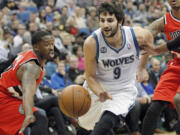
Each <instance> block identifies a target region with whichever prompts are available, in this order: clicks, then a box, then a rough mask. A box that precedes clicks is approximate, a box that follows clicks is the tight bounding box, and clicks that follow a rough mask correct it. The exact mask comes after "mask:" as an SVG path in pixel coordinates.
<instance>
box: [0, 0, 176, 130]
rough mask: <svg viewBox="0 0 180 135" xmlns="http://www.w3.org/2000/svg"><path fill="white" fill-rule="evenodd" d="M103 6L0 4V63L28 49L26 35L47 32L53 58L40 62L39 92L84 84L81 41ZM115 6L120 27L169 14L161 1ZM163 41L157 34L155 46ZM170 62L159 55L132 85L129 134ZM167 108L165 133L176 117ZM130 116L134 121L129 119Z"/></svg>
mask: <svg viewBox="0 0 180 135" xmlns="http://www.w3.org/2000/svg"><path fill="white" fill-rule="evenodd" d="M103 1H111V0H0V63H2V62H5V61H7V60H11V59H14V57H16V55H17V54H18V53H19V52H22V51H27V50H28V49H31V35H32V34H33V33H34V32H35V31H37V30H47V31H49V32H50V33H52V34H53V35H54V37H55V56H54V58H53V59H51V60H49V61H48V62H47V63H46V67H45V74H44V78H43V80H42V82H41V85H40V90H42V89H43V88H50V89H51V90H50V92H49V93H51V94H54V95H57V92H61V90H62V89H63V88H65V87H66V86H68V85H71V84H80V85H82V84H83V82H84V80H85V75H84V58H83V42H84V40H85V39H86V37H87V36H89V35H90V34H91V33H92V32H93V31H94V30H96V29H97V28H98V25H99V18H98V16H97V7H98V5H99V4H100V3H101V2H103ZM116 1H118V2H122V3H123V7H124V8H123V9H124V13H125V20H124V25H125V26H142V27H145V26H147V25H148V24H150V23H151V22H152V21H154V20H155V19H158V18H160V17H162V16H163V15H164V14H165V13H166V12H168V11H170V6H169V5H168V2H167V1H166V0H116ZM165 40H166V37H165V35H164V34H158V36H157V37H155V44H156V45H158V44H160V43H162V42H164V41H165ZM171 57H172V56H171V54H163V55H159V56H156V57H154V56H153V57H151V58H150V59H149V63H148V65H147V80H145V81H144V82H142V83H137V88H138V91H139V95H138V97H137V103H136V104H137V106H136V108H135V109H134V110H133V111H134V112H133V111H132V113H131V114H130V115H129V116H128V119H129V120H130V121H131V122H130V123H132V124H130V128H131V130H132V131H139V130H140V127H137V126H133V122H132V121H134V122H135V123H136V122H138V124H135V125H139V124H140V123H141V122H142V119H143V115H144V114H145V110H146V108H147V106H148V105H149V104H150V102H151V98H152V96H153V91H154V88H155V87H156V84H157V82H158V80H159V78H160V75H161V73H162V71H164V69H166V64H167V62H168V61H169V60H170V59H171ZM42 87H43V88H42ZM43 93H47V90H46V92H43ZM167 109H168V110H166V112H164V114H162V117H161V118H160V119H161V121H162V122H164V124H163V127H164V128H166V130H169V131H170V130H173V126H174V123H175V122H174V121H175V120H176V117H175V116H174V112H173V111H172V113H171V110H170V109H169V108H167ZM169 110H170V111H169ZM137 111H138V112H137ZM169 112H170V114H168V113H169ZM137 113H138V115H137ZM134 116H136V117H135V118H136V119H133V120H132V118H134ZM139 121H141V122H139ZM160 125H161V126H158V124H157V128H159V127H162V123H160Z"/></svg>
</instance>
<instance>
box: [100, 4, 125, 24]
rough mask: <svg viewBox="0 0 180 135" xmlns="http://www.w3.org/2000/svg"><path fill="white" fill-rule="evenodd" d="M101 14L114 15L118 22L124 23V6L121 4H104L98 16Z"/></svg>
mask: <svg viewBox="0 0 180 135" xmlns="http://www.w3.org/2000/svg"><path fill="white" fill-rule="evenodd" d="M101 13H109V14H110V15H112V14H114V15H115V17H116V19H117V20H118V22H123V21H124V12H123V9H122V4H121V3H119V2H115V1H112V2H104V3H101V5H100V6H99V8H98V15H100V14H101Z"/></svg>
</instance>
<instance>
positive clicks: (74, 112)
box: [72, 86, 75, 116]
mask: <svg viewBox="0 0 180 135" xmlns="http://www.w3.org/2000/svg"><path fill="white" fill-rule="evenodd" d="M72 89H73V90H72V99H73V100H72V109H73V116H75V109H74V86H73V87H72Z"/></svg>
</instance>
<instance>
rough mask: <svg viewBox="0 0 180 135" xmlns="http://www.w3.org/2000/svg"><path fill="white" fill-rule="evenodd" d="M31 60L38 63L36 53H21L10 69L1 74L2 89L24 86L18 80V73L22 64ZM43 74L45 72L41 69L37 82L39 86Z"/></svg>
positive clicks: (0, 84)
mask: <svg viewBox="0 0 180 135" xmlns="http://www.w3.org/2000/svg"><path fill="white" fill-rule="evenodd" d="M30 60H36V61H38V59H37V56H36V55H35V53H34V52H33V51H32V50H29V51H27V52H24V53H19V54H18V56H17V58H16V59H15V60H14V61H13V63H12V65H11V66H9V68H8V69H7V70H6V71H5V72H3V73H2V74H1V76H0V88H2V89H7V88H9V87H14V86H18V85H20V86H21V85H22V84H21V82H20V81H19V80H18V77H17V74H16V72H17V70H18V68H19V67H20V66H21V65H22V64H24V63H27V62H28V61H30ZM42 74H43V71H42V69H41V73H40V77H39V78H38V80H37V82H36V83H37V85H38V84H39V83H40V81H41V77H42ZM2 89H1V90H2ZM6 92H7V91H6Z"/></svg>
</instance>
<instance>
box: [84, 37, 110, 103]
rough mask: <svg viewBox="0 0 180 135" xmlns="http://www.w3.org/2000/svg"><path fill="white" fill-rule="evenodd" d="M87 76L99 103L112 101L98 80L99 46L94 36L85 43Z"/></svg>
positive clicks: (89, 85)
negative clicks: (97, 57)
mask: <svg viewBox="0 0 180 135" xmlns="http://www.w3.org/2000/svg"><path fill="white" fill-rule="evenodd" d="M83 48H84V57H85V74H86V81H87V83H88V87H89V88H90V89H91V90H92V91H93V93H94V94H95V95H96V96H98V97H99V101H102V102H103V101H105V100H107V99H111V96H110V95H109V94H108V93H107V91H106V90H104V89H103V88H102V86H101V85H100V84H99V82H98V81H97V79H96V64H97V61H96V50H97V45H96V41H95V39H94V38H93V36H92V35H91V36H89V37H88V38H87V39H86V40H85V43H84V47H83Z"/></svg>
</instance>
